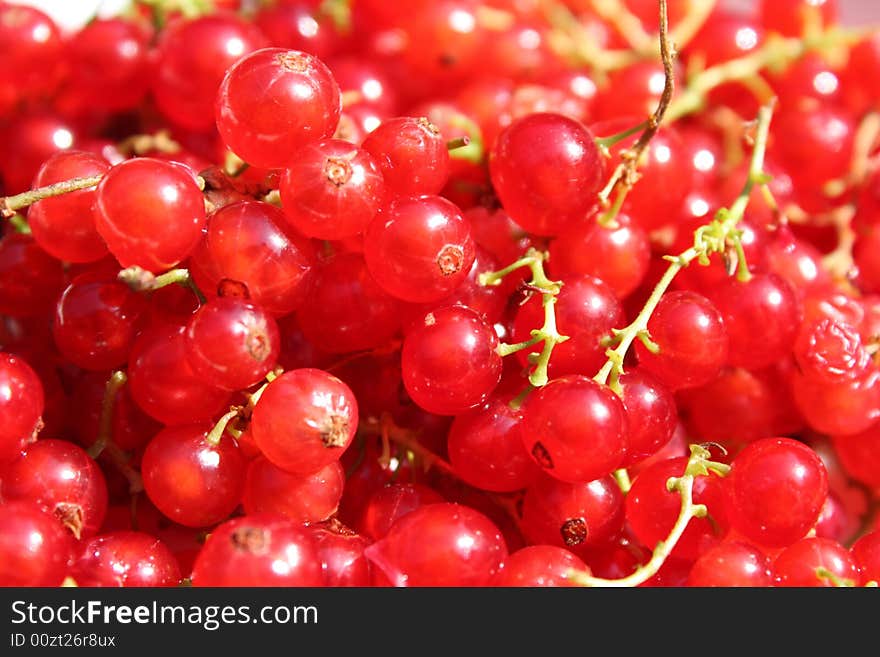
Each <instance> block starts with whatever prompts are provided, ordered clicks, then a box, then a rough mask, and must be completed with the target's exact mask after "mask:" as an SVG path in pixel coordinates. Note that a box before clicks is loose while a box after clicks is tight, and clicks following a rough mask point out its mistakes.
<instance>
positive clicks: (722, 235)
mask: <svg viewBox="0 0 880 657" xmlns="http://www.w3.org/2000/svg"><path fill="white" fill-rule="evenodd" d="M772 116H773V104H772V103H771V104H769V105H765V106H764V107H762V108H761V109H760V110H759V111H758V118H757V121H756V127H755V138H754V148H753V150H752V157H751V161H750V163H749V170H748V175H747V177H746V181H745V183H744V184H743V187H742V191H741V192H740V194H739V196H737V197H736V200H735V201H734V202H733V203H732V204H731V206H730V207H729V208H721V209H720V210H718V212H716V213H715V216H714V218H713V219H712V221H710V222H709V223H707V224H705V225H703V226H700V227H699V228H697V230H695V231H694V244H693V246H691V247H690V248H688V249H687V250H685V251H683V252H682V253H679V254H678V255H675V256H665V258H666V260H668V261H669V262H670V264H669V267H668V268H667V269H666V272H665V273H664V274H663V276H662V277H661V278H660V281H659V282H658V283H657V285H656V286H655V287H654V290H653V291H652V292H651V296H650V297H648V300H647V302H645V305H644V307H643V308H642V310H641V312H640V313H639V314H638V315H637V316H636V318H635V319H634V320H633V321H632V322H631V323H630V324H629V325H628V326H626V327H625V328H622V329H615V330H614V338H613V340H614V341H615V342H617V345H616V346H615V347H614V348H613V349H608V351H607V352H606V355H607V357H608V360H607V361H605V364H604V365H603V366H602V369H600V370H599V372H598V373H597V374H596V376H595V377H594V379H595V380H596V381H597V382H598V383H602V384H607V385H609V386H610V387H611V388H612V389H613V390H614V391H615V392H618V393H619V392H620V381H619V379H620V375H621V374H622V373H623V360H624V357H625V356H626V353H627V351H628V350H629V348H630V346H631V345H632V343H633V342H634V341H635V340H636V339H639V340H641V341H642V342H643V343H644V344H645V346H646V347H647V348H648V349H650V350H651V351H657V349H658V347H657V345H656V344H655V343H654V342H653V341H652V340H651V336H650V334H649V333H648V320H650V318H651V315H652V313H653V312H654V309H655V308H657V304H658V303H660V299H661V298H662V296H663V294H664V293H665V292H666V290H667V289H668V288H669V285H670V284H671V283H672V280H673V279H674V278H675V276H676V275H677V274H678V272H680V271H681V270H682V269H684V268H685V267H687V266H688V265H689V264H690V263H692V262H693V261H695V260H696V261H697V262H698V263H699V264H701V265H708V264H709V256H710V255H711V254H713V253H721V254H730V253H731V251H732V253H733V254H734V256H735V258H736V262H737V277H738V278H739V279H740V280H742V281H746V280H748V279H749V277H750V274H749V270H748V265H747V263H746V259H745V254H744V253H743V247H742V241H741V239H740V237H741V234H742V233H741V231H740V230H739V228H738V225H739V222H740V221H741V220H742V218H743V214H744V212H745V209H746V207H747V206H748V203H749V198H750V197H751V194H752V189H753V188H754V187H755V185H762V184H765V183H766V182H767V181H768V180H769V177H768V175H767V174H766V173H765V172H764V154H765V152H766V149H767V138H768V136H769V134H770V119H771V118H772Z"/></svg>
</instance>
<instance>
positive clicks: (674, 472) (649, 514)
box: [626, 458, 727, 559]
mask: <svg viewBox="0 0 880 657" xmlns="http://www.w3.org/2000/svg"><path fill="white" fill-rule="evenodd" d="M687 462H688V460H687V458H676V459H667V460H665V461H660V462H658V463H653V464H651V465H649V466H648V467H647V468H645V469H644V470H642V471H641V472H640V473H639V476H638V477H636V479H635V481H634V482H633V485H632V488H631V489H630V491H629V493H628V494H627V496H626V519H627V522H628V523H629V526H630V527H631V528H632V530H633V533H634V534H635V536H636V538H638V539H639V541H641V542H642V544H644V545H646V546H648V547H650V548H653V547H654V546H655V545H656V544H657V543H659V542H660V541H662V540H664V539H665V538H666V537H667V536H668V535H669V532H670V531H671V530H672V526H673V525H674V524H675V521H676V520H677V519H678V514H679V511H680V510H681V495H680V494H679V493H678V491H670V490H669V489H668V488H667V482H668V481H669V479H670V478H672V477H681V476H682V474H684V471H685V468H686V467H687ZM722 481H723V480H722V479H721V478H720V477H718V476H717V475H715V474H713V473H711V472H710V473H709V474H708V475H707V476H701V477H697V478H696V479H695V480H694V489H693V496H694V504H705V505H706V508H707V509H709V510H710V511H709V513H710V514H711V517H706V518H694V519H692V520H691V521H690V523H688V526H687V529H685V530H684V533H683V534H682V536H681V539H680V540H679V542H678V543H677V544H676V546H675V549H674V550H673V555H674V556H677V557H681V558H684V559H696V558H697V557H699V556H700V555H701V554H702V553H703V552H705V551H706V550H708V549H709V548H711V547H712V546H714V545H715V544H716V543H717V542H718V540H719V539H720V538H721V535H723V533H724V531H725V528H726V526H727V519H726V518H725V516H724V489H723V484H722Z"/></svg>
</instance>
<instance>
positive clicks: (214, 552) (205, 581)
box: [192, 514, 324, 586]
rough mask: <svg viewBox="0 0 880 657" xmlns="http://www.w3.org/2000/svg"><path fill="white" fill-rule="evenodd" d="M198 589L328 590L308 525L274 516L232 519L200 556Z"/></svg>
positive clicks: (195, 571)
mask: <svg viewBox="0 0 880 657" xmlns="http://www.w3.org/2000/svg"><path fill="white" fill-rule="evenodd" d="M192 583H193V586H323V585H324V575H323V573H322V570H321V555H320V552H319V549H318V545H317V543H316V541H315V539H314V537H313V536H312V534H311V532H310V531H309V529H308V528H307V527H303V526H301V525H298V524H296V523H294V522H292V521H290V520H288V519H286V518H284V517H281V516H275V515H271V514H259V515H250V516H244V517H241V518H235V519H233V520H228V521H226V522H225V523H223V524H222V525H220V526H219V527H217V528H216V529H214V530H213V531H212V532H211V534H210V536H208V540H207V541H205V546H204V547H203V548H202V550H201V551H200V552H199V555H198V556H197V557H196V561H195V564H193V570H192Z"/></svg>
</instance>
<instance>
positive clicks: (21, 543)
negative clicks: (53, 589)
mask: <svg viewBox="0 0 880 657" xmlns="http://www.w3.org/2000/svg"><path fill="white" fill-rule="evenodd" d="M0 514H2V515H3V531H2V532H0V586H60V585H61V582H62V581H63V580H64V578H65V577H66V576H67V572H68V561H69V559H70V557H71V556H72V554H73V548H74V541H73V539H72V538H71V536H70V534H69V533H68V532H67V531H65V530H64V529H63V528H62V527H61V525H60V524H58V521H57V520H55V518H53V517H52V516H51V515H49V514H48V513H46V512H45V511H43V510H42V509H40V508H39V507H38V506H37V505H35V504H33V503H31V502H3V503H0Z"/></svg>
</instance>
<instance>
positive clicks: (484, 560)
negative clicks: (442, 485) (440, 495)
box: [365, 503, 507, 587]
mask: <svg viewBox="0 0 880 657" xmlns="http://www.w3.org/2000/svg"><path fill="white" fill-rule="evenodd" d="M365 554H366V555H367V558H368V559H369V560H370V561H371V562H372V564H373V566H374V568H378V569H379V570H380V571H381V572H382V573H383V574H384V575H385V577H387V578H388V580H389V581H390V582H391V584H392V586H399V587H408V586H485V585H487V584H488V583H489V582H490V581H491V579H492V577H494V576H495V574H496V573H497V572H498V571H499V570H500V569H501V564H502V563H503V561H504V559H505V557H506V556H507V546H506V545H505V543H504V538H502V536H501V532H500V531H499V530H498V528H497V527H496V526H495V525H494V524H493V523H492V521H490V520H489V519H488V518H487V517H486V516H484V515H483V514H482V513H479V512H478V511H474V510H473V509H471V508H469V507H466V506H462V505H460V504H446V503H444V504H429V505H427V506H422V507H419V508H418V509H416V510H415V511H413V512H412V513H409V514H407V515H406V516H404V517H403V518H401V519H400V520H399V521H397V522H396V523H395V524H394V526H393V527H392V528H391V531H389V532H388V534H387V535H386V536H385V537H384V538H383V539H381V540H380V541H377V542H376V543H374V544H373V545H371V546H370V547H368V548H367V549H366V550H365Z"/></svg>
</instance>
